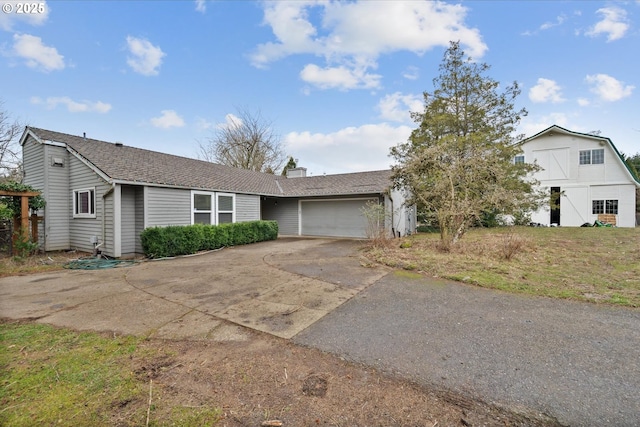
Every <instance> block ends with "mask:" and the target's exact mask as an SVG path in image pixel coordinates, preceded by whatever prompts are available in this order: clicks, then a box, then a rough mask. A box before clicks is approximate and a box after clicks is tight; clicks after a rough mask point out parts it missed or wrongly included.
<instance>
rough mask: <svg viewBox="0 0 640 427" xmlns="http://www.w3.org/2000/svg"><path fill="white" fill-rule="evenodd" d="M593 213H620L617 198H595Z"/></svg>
mask: <svg viewBox="0 0 640 427" xmlns="http://www.w3.org/2000/svg"><path fill="white" fill-rule="evenodd" d="M591 213H592V214H594V215H597V214H613V215H618V201H617V200H593V201H592V202H591Z"/></svg>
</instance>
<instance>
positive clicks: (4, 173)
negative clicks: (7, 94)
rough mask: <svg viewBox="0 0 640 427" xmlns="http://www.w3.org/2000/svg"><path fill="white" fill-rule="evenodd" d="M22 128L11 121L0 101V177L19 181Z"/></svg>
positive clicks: (15, 121) (17, 123)
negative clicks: (19, 141) (19, 142)
mask: <svg viewBox="0 0 640 427" xmlns="http://www.w3.org/2000/svg"><path fill="white" fill-rule="evenodd" d="M23 129H24V127H23V125H22V124H21V123H20V122H19V121H17V120H12V119H11V115H10V114H9V113H8V112H7V111H6V110H5V109H4V102H3V101H2V100H0V177H1V178H5V179H6V178H11V179H13V180H16V181H20V180H21V178H22V176H21V175H22V174H21V173H20V169H21V162H20V146H19V144H18V139H19V138H20V135H21V134H22V131H23Z"/></svg>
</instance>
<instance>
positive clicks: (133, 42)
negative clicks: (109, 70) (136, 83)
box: [127, 36, 166, 76]
mask: <svg viewBox="0 0 640 427" xmlns="http://www.w3.org/2000/svg"><path fill="white" fill-rule="evenodd" d="M127 47H128V49H129V53H131V56H129V57H128V58H127V64H129V66H130V67H131V68H132V69H133V71H135V72H136V73H140V74H142V75H144V76H155V75H157V74H158V73H159V70H158V69H159V68H160V65H161V64H162V58H163V57H165V56H166V54H165V53H164V52H163V51H162V49H160V48H159V47H158V46H154V45H152V44H151V42H149V40H146V39H140V38H136V37H131V36H127Z"/></svg>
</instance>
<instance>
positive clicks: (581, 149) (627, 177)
mask: <svg viewBox="0 0 640 427" xmlns="http://www.w3.org/2000/svg"><path fill="white" fill-rule="evenodd" d="M522 149H523V154H522V155H521V156H517V157H516V159H515V161H516V162H527V163H529V162H534V161H535V162H537V163H538V165H540V166H541V167H542V170H540V171H539V172H537V173H536V174H535V175H534V177H535V178H536V179H537V180H538V181H540V185H541V186H542V187H543V188H544V189H545V191H548V192H549V194H550V195H553V194H556V193H557V194H559V195H560V197H559V198H557V199H558V201H559V202H558V203H556V204H554V205H553V206H552V202H550V203H549V205H547V206H545V207H543V208H541V209H540V210H538V211H537V212H535V213H534V214H533V215H532V217H531V220H532V221H533V222H534V223H539V224H543V225H547V226H550V225H556V226H563V227H564V226H568V227H576V226H580V225H582V224H585V223H591V224H593V223H594V222H595V221H596V220H601V221H603V220H604V221H606V222H609V223H612V224H614V225H616V226H617V227H635V226H636V188H640V182H639V181H638V179H637V178H636V177H635V176H634V175H633V173H632V172H631V170H630V169H629V168H628V166H627V165H626V163H625V162H624V161H623V160H622V156H621V155H620V152H619V151H618V150H617V149H616V147H615V145H613V142H612V141H611V140H610V139H609V138H606V137H603V136H599V135H591V134H584V133H579V132H574V131H570V130H568V129H564V128H562V127H560V126H556V125H554V126H551V127H549V128H547V129H545V130H543V131H542V132H540V133H538V134H536V135H533V136H531V137H529V138H527V139H525V140H524V141H523V142H522ZM552 199H553V198H552Z"/></svg>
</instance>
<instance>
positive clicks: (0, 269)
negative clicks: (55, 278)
mask: <svg viewBox="0 0 640 427" xmlns="http://www.w3.org/2000/svg"><path fill="white" fill-rule="evenodd" d="M89 255H90V254H88V253H85V252H78V251H56V252H47V253H44V254H43V253H38V254H35V255H31V256H28V257H18V256H14V257H11V256H7V255H2V256H0V277H7V276H20V275H23V274H34V273H45V272H47V271H55V270H61V269H63V268H64V267H63V266H64V265H65V264H66V263H68V262H69V261H72V260H75V259H78V258H82V257H86V256H89Z"/></svg>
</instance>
